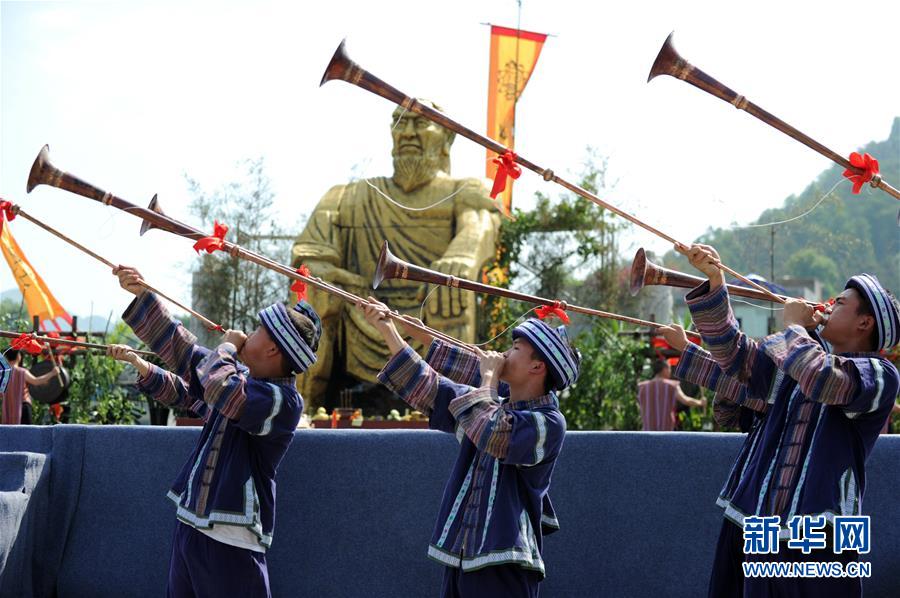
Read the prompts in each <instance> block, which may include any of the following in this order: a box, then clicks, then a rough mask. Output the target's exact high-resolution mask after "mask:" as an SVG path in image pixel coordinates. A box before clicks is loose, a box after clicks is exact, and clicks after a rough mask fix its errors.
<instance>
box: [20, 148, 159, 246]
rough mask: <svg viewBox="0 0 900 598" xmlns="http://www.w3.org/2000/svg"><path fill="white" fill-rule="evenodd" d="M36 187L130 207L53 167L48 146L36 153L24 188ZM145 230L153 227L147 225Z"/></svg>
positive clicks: (153, 202)
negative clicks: (41, 186)
mask: <svg viewBox="0 0 900 598" xmlns="http://www.w3.org/2000/svg"><path fill="white" fill-rule="evenodd" d="M38 185H47V186H49V187H56V188H57V189H64V190H66V191H69V192H70V193H74V194H76V195H81V196H82V197H89V198H90V199H93V200H96V201H99V202H100V203H103V204H106V205H108V206H110V205H111V206H114V207H117V208H119V209H120V210H125V209H129V206H131V204H130V203H128V202H127V201H124V200H122V199H120V198H118V197H116V196H115V195H112V194H111V193H107V192H105V191H103V190H102V189H100V188H98V187H95V186H94V185H92V184H90V183H88V182H86V181H83V180H82V179H80V178H78V177H77V176H75V175H73V174H69V173H68V172H65V171H64V170H60V169H59V168H57V167H56V166H54V165H53V163H52V162H50V146H49V145H45V146H44V147H42V148H41V151H40V152H38V155H37V158H35V159H34V164H32V165H31V172H29V173H28V184H27V185H26V186H25V190H26V191H27V192H28V193H31V192H32V191H33V190H34V188H35V187H37V186H38ZM155 203H156V196H155V195H154V196H153V199H152V200H151V201H150V206H151V209H154V210H155V208H154V205H155ZM159 213H162V211H161V210H160V211H159ZM147 228H148V229H149V228H154V227H153V226H149V225H148V226H147ZM145 232H146V230H144V227H143V226H142V227H141V234H144V233H145Z"/></svg>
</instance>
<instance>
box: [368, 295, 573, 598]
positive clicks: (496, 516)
mask: <svg viewBox="0 0 900 598" xmlns="http://www.w3.org/2000/svg"><path fill="white" fill-rule="evenodd" d="M370 300H371V302H370V304H369V305H367V306H365V307H362V306H360V312H361V313H363V314H364V315H365V317H366V319H367V320H368V321H369V323H370V324H372V326H374V327H375V329H376V330H378V331H379V332H380V333H381V335H382V336H383V338H384V342H385V344H386V345H387V347H388V350H389V351H390V353H391V355H392V356H391V358H390V360H389V361H388V362H387V364H386V365H385V366H384V369H383V370H382V371H381V372H380V373H379V374H378V378H379V380H381V381H382V382H383V383H384V384H385V385H387V386H388V387H390V388H391V389H392V390H394V391H395V392H396V393H397V394H399V395H400V396H401V397H402V398H403V400H404V401H406V402H407V403H408V404H409V405H410V406H411V407H414V408H415V409H418V410H420V411H422V412H424V413H426V414H428V416H429V422H428V423H429V427H431V428H432V429H436V430H441V431H443V432H449V433H451V434H456V435H457V438H459V440H460V443H461V446H460V450H459V454H458V456H457V458H456V464H455V465H454V467H453V471H452V472H451V474H450V479H449V480H448V482H447V485H446V487H445V488H444V498H443V501H442V503H441V507H440V511H439V514H438V520H437V523H436V525H435V528H434V533H433V534H432V537H431V543H430V545H429V547H428V556H429V557H430V558H432V559H433V560H435V561H437V562H438V563H441V564H443V565H444V566H445V569H444V581H443V588H442V592H441V595H442V596H443V597H444V598H469V597H475V596H490V597H491V598H503V597H510V598H512V597H516V598H520V597H536V596H537V595H538V590H539V587H540V581H541V580H542V579H543V577H544V560H543V554H542V550H543V536H544V534H548V533H551V532H553V531H555V530H557V529H559V523H558V521H557V519H556V514H555V512H554V510H553V505H552V504H551V502H550V496H549V491H550V478H551V474H552V473H553V468H554V466H555V464H556V459H557V457H558V456H559V453H560V450H561V449H562V444H563V438H564V437H565V432H566V420H565V417H564V416H563V414H562V412H560V410H559V400H558V399H557V397H556V393H557V392H560V391H562V390H564V389H565V388H567V387H568V386H570V385H571V384H573V383H574V382H575V381H576V379H577V378H578V371H579V367H580V359H581V358H580V354H579V353H578V351H577V350H575V349H574V348H573V347H572V346H571V345H570V344H569V341H568V337H567V334H566V332H565V327H563V326H560V327H559V328H553V327H551V326H548V325H547V324H546V323H545V322H544V321H542V320H539V319H537V318H532V319H528V320H526V321H525V322H523V323H522V324H520V325H519V326H517V327H516V328H515V329H513V331H512V346H511V347H510V348H509V350H507V351H506V352H505V353H496V352H482V351H480V350H476V351H477V352H469V351H466V350H463V349H459V348H456V347H452V346H450V345H447V344H445V343H443V342H441V341H432V339H430V338H428V337H425V336H418V335H417V336H418V338H417V340H418V341H419V342H421V343H422V344H425V345H428V346H429V352H428V356H427V357H426V359H424V360H423V359H422V358H421V357H419V355H418V354H417V353H416V352H415V351H413V350H412V349H411V348H410V346H409V345H408V344H407V343H406V341H404V340H403V337H401V336H400V334H399V333H398V332H397V329H396V328H395V327H394V324H393V321H392V320H390V319H388V318H387V313H388V308H387V306H385V305H383V304H380V303H378V302H377V301H374V299H372V298H371V297H370ZM501 397H503V398H501Z"/></svg>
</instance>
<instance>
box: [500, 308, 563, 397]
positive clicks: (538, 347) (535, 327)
mask: <svg viewBox="0 0 900 598" xmlns="http://www.w3.org/2000/svg"><path fill="white" fill-rule="evenodd" d="M512 337H513V339H514V340H515V339H517V338H520V337H521V338H524V339H525V340H527V341H528V342H529V344H531V346H532V347H534V350H535V351H537V352H538V353H539V354H540V355H541V357H543V358H544V361H545V362H546V363H547V365H548V367H549V369H550V375H551V376H552V378H553V381H554V382H555V383H556V388H557V390H563V389H564V388H566V387H567V386H570V385H571V384H572V383H574V382H575V381H576V380H577V379H578V361H576V359H575V356H574V355H573V354H572V349H571V348H570V347H569V337H568V334H567V333H566V327H565V326H560V327H559V328H555V329H554V328H551V327H550V326H548V325H547V324H545V323H544V321H543V320H538V319H537V318H529V319H528V320H525V321H524V322H523V323H522V324H521V325H520V326H517V327H516V328H514V329H513V331H512Z"/></svg>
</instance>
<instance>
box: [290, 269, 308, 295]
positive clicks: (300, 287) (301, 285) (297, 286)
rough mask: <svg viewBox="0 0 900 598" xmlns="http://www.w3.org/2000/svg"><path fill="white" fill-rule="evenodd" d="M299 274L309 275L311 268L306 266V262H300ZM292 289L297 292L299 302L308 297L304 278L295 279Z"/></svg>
mask: <svg viewBox="0 0 900 598" xmlns="http://www.w3.org/2000/svg"><path fill="white" fill-rule="evenodd" d="M297 274H299V275H300V276H309V268H307V267H306V264H300V267H299V268H297ZM291 290H292V291H294V292H295V293H297V301H298V302H300V301H303V300H304V299H306V283H305V282H303V281H302V280H295V281H294V284H292V285H291Z"/></svg>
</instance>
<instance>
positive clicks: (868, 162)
mask: <svg viewBox="0 0 900 598" xmlns="http://www.w3.org/2000/svg"><path fill="white" fill-rule="evenodd" d="M850 164H851V165H852V166H854V167H855V168H859V169H861V170H863V173H862V174H857V173H856V172H854V171H853V170H850V169H849V168H848V169H847V170H845V171H844V177H846V178H848V179H850V181H851V182H852V183H853V194H854V195H858V194H859V191H860V189H862V186H863V185H865V184H866V183H868V182H869V181H871V180H872V177H873V176H875V175H876V174H878V160H876V159H875V158H873V157H872V156H870V155H869V154H863V155H861V156H860V155H859V153H857V152H853V153H852V154H850Z"/></svg>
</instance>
